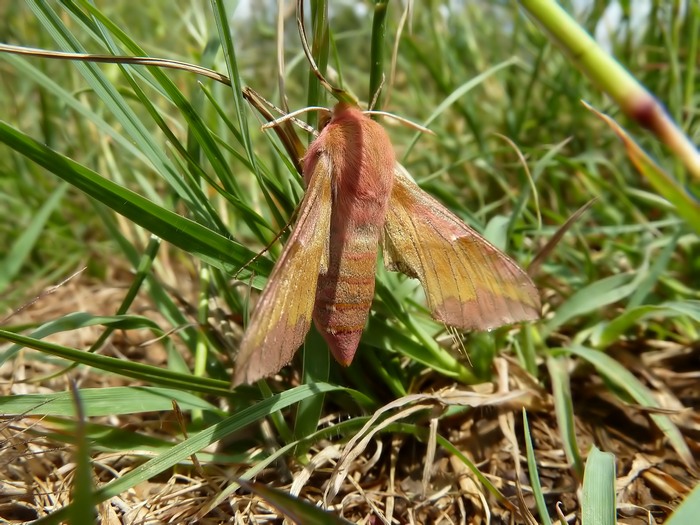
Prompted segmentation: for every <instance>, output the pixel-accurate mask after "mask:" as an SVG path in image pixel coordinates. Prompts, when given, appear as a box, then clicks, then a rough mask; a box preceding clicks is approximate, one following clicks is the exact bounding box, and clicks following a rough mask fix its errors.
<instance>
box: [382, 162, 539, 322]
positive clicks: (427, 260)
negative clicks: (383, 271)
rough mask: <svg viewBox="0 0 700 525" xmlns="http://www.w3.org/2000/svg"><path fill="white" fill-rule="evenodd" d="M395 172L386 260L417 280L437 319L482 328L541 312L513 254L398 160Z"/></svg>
mask: <svg viewBox="0 0 700 525" xmlns="http://www.w3.org/2000/svg"><path fill="white" fill-rule="evenodd" d="M394 175H395V179H394V186H393V189H392V193H391V199H390V201H389V212H388V214H387V219H386V224H385V226H384V236H383V251H384V261H385V265H386V267H387V268H388V269H390V270H394V271H400V272H403V273H405V274H406V275H409V276H412V277H416V278H418V279H419V280H420V281H421V284H422V285H423V288H424V290H425V295H426V297H427V300H428V306H429V307H430V310H431V312H432V314H433V317H434V318H435V319H437V320H438V321H442V322H444V323H446V324H449V325H452V326H456V327H458V328H464V329H476V330H485V329H489V328H495V327H498V326H502V325H505V324H510V323H514V322H518V321H527V320H532V319H537V318H539V316H540V297H539V293H538V292H537V289H536V288H535V285H534V284H533V283H532V281H531V280H530V278H529V277H528V275H527V274H526V273H525V272H524V271H523V270H522V269H521V268H520V267H519V266H518V265H517V264H516V263H515V262H514V261H513V260H512V259H510V258H509V257H508V256H507V255H505V254H504V253H503V252H501V251H500V250H499V249H498V248H496V247H494V246H493V245H491V244H490V243H489V242H488V241H486V239H484V238H483V237H481V236H480V235H479V234H478V233H477V232H475V231H474V230H473V229H471V228H470V227H469V226H467V225H466V224H464V223H463V222H462V221H461V220H460V219H459V218H458V217H457V216H455V215H454V214H453V213H451V212H450V211H449V210H448V209H447V208H445V207H444V206H443V205H441V204H440V203H439V202H438V201H436V200H435V199H434V198H432V197H431V196H430V195H428V194H427V193H426V192H424V191H423V190H421V189H420V188H419V187H418V185H417V184H416V183H415V182H414V181H413V180H412V179H411V177H410V175H408V173H406V172H405V169H404V168H403V167H402V166H400V165H399V164H397V165H396V169H395V170H394Z"/></svg>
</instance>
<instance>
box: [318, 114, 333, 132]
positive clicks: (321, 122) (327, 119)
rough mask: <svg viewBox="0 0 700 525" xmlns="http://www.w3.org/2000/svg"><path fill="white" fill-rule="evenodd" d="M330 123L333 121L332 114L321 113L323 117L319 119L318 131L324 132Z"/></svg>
mask: <svg viewBox="0 0 700 525" xmlns="http://www.w3.org/2000/svg"><path fill="white" fill-rule="evenodd" d="M330 121H331V114H330V113H321V116H320V117H319V118H318V130H319V131H323V128H325V127H326V126H327V125H328V123H329V122H330Z"/></svg>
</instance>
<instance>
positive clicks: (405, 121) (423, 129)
mask: <svg viewBox="0 0 700 525" xmlns="http://www.w3.org/2000/svg"><path fill="white" fill-rule="evenodd" d="M362 113H364V114H365V115H381V116H383V117H389V118H393V119H394V120H398V121H399V122H401V123H402V124H404V125H405V126H408V127H409V128H412V129H415V130H418V131H421V132H423V133H427V134H428V135H435V132H434V131H433V130H431V129H428V128H426V127H425V126H421V125H420V124H418V123H417V122H413V121H412V120H408V119H407V118H404V117H399V116H398V115H394V114H393V113H389V112H387V111H375V110H367V111H363V112H362Z"/></svg>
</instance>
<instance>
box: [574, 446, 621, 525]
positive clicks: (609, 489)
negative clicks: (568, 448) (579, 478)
mask: <svg viewBox="0 0 700 525" xmlns="http://www.w3.org/2000/svg"><path fill="white" fill-rule="evenodd" d="M616 517H617V511H616V507H615V456H614V455H613V454H611V453H610V452H601V451H600V450H598V448H597V447H596V446H595V445H594V446H593V447H592V448H591V452H590V453H589V455H588V459H587V460H586V474H585V477H584V479H583V501H582V502H581V525H615V524H616V523H617V519H616Z"/></svg>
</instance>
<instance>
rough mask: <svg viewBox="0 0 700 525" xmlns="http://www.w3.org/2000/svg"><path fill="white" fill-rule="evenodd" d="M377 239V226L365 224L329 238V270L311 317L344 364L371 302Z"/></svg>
mask: <svg viewBox="0 0 700 525" xmlns="http://www.w3.org/2000/svg"><path fill="white" fill-rule="evenodd" d="M333 240H334V239H333ZM378 240H379V229H378V228H374V227H365V228H363V229H362V230H361V231H360V232H355V233H354V234H353V235H352V236H351V238H346V240H345V243H336V242H332V243H331V253H330V264H329V267H328V272H327V273H325V274H321V275H320V276H319V279H318V287H317V291H316V305H315V307H314V321H315V323H316V327H317V328H318V330H319V332H321V334H322V335H323V338H324V339H325V340H326V342H327V343H328V346H329V347H330V349H331V352H332V353H333V357H335V359H336V360H337V361H338V362H339V363H340V364H342V365H344V366H347V365H349V364H350V363H351V362H352V359H353V357H354V356H355V351H356V350H357V345H358V344H359V342H360V337H361V336H362V330H363V329H364V327H365V324H366V323H367V317H368V315H369V310H370V307H371V306H372V299H373V297H374V274H375V270H376V264H377V245H378Z"/></svg>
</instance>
